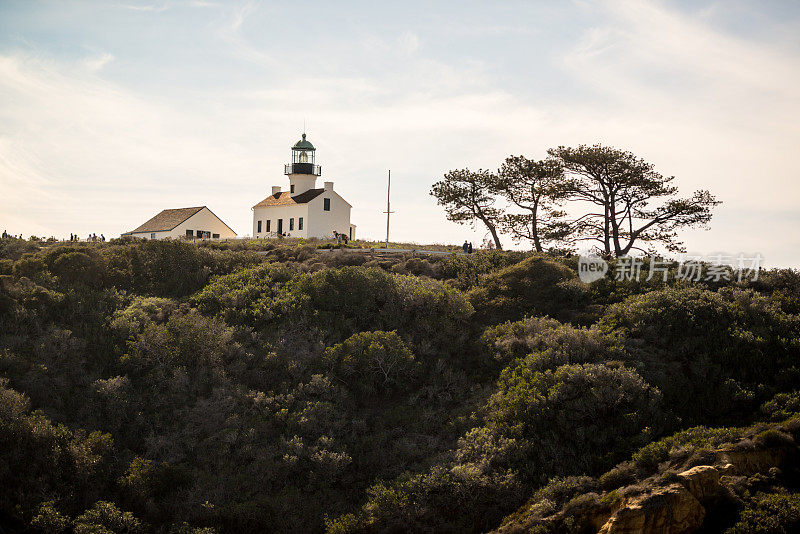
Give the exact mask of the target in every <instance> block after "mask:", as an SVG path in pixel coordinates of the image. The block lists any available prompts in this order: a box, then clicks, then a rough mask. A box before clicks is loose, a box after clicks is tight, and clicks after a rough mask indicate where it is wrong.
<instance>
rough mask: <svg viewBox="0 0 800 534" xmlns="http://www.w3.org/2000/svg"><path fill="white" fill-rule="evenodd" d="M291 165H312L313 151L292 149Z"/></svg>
mask: <svg viewBox="0 0 800 534" xmlns="http://www.w3.org/2000/svg"><path fill="white" fill-rule="evenodd" d="M292 163H314V150H308V149H303V150H298V149H294V148H293V149H292Z"/></svg>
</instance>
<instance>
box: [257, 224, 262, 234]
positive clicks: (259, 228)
mask: <svg viewBox="0 0 800 534" xmlns="http://www.w3.org/2000/svg"><path fill="white" fill-rule="evenodd" d="M256 233H257V234H260V233H261V221H258V231H257V232H256Z"/></svg>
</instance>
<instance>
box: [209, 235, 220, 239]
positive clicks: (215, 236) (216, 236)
mask: <svg viewBox="0 0 800 534" xmlns="http://www.w3.org/2000/svg"><path fill="white" fill-rule="evenodd" d="M211 237H212V238H214V239H219V234H211Z"/></svg>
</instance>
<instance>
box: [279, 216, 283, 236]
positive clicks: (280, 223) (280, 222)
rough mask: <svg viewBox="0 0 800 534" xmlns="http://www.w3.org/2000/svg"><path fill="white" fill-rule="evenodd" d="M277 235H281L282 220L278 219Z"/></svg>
mask: <svg viewBox="0 0 800 534" xmlns="http://www.w3.org/2000/svg"><path fill="white" fill-rule="evenodd" d="M278 233H279V234H282V233H283V219H278Z"/></svg>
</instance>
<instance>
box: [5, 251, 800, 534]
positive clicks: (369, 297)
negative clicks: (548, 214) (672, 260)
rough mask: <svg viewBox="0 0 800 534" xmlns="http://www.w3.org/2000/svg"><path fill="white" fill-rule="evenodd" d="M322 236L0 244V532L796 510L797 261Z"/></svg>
mask: <svg viewBox="0 0 800 534" xmlns="http://www.w3.org/2000/svg"><path fill="white" fill-rule="evenodd" d="M330 247H331V245H330V244H323V243H306V242H300V241H294V240H292V241H290V240H287V241H281V242H278V241H250V242H232V243H228V244H226V243H207V244H203V245H199V246H198V245H195V244H187V243H181V242H158V241H147V242H141V241H126V240H114V241H112V242H109V243H86V244H62V243H44V242H35V241H22V240H18V239H14V238H9V239H3V240H1V241H0V325H2V327H1V329H0V527H2V531H3V532H78V533H90V532H91V533H106V532H120V533H121V532H164V533H167V532H170V533H173V532H174V533H188V532H198V533H199V532H203V533H208V532H219V533H227V532H265V531H266V532H325V531H327V532H330V533H345V532H362V533H366V532H487V531H498V532H506V533H507V532H539V533H549V532H554V533H555V532H596V531H602V532H604V533H607V534H610V533H613V532H634V531H644V532H693V531H698V530H699V531H702V532H732V533H743V532H792V531H795V530H796V529H797V528H799V527H800V471H798V443H800V441H798V440H800V390H798V384H800V273H798V271H795V270H785V269H784V270H771V271H763V272H761V273H760V276H759V278H758V280H757V281H749V282H734V281H726V280H720V281H717V282H713V283H711V282H695V283H689V282H678V281H674V279H670V281H669V282H663V281H661V280H660V278H658V277H656V278H654V279H653V280H650V281H644V280H643V281H641V282H640V281H634V280H626V281H616V280H613V279H612V278H611V277H608V278H605V279H603V280H601V281H599V282H596V283H593V284H591V285H587V284H584V283H582V282H580V281H579V280H578V277H577V274H576V273H577V259H576V258H575V257H570V256H558V255H548V254H544V253H540V254H534V253H523V252H513V251H508V252H502V251H491V252H485V251H481V252H476V253H475V254H472V255H460V254H459V255H432V256H418V255H413V254H406V253H395V254H387V255H377V256H376V255H373V254H368V253H367V254H365V253H363V252H358V251H351V250H347V249H342V250H333V251H331V250H327V249H329V248H330ZM438 248H439V249H440V250H445V247H438ZM321 249H322V250H325V251H324V252H322V251H321ZM612 267H613V266H612ZM636 529H640V530H636Z"/></svg>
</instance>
